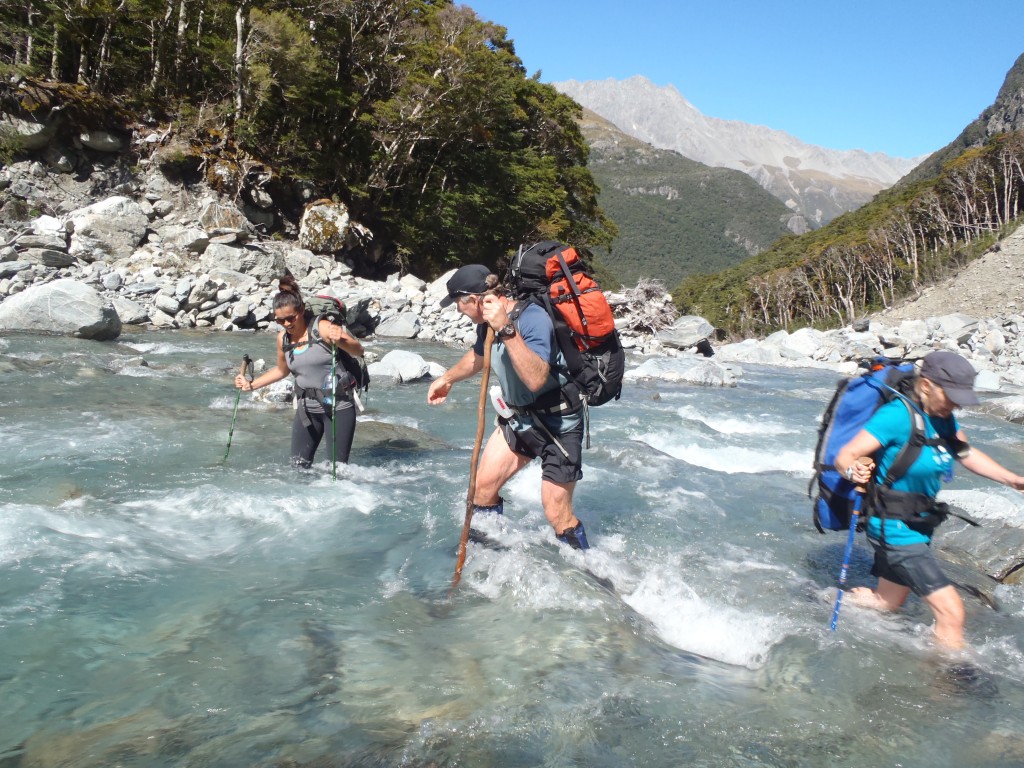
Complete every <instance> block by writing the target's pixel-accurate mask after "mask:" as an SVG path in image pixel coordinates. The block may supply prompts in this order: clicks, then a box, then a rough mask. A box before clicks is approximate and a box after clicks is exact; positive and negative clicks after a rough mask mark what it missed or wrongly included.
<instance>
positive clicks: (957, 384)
mask: <svg viewBox="0 0 1024 768" xmlns="http://www.w3.org/2000/svg"><path fill="white" fill-rule="evenodd" d="M921 375H922V376H923V377H924V378H926V379H928V381H933V382H935V383H936V384H938V385H939V386H940V387H942V391H943V392H945V393H946V397H948V398H949V399H950V400H952V401H953V402H954V403H955V404H956V405H958V406H964V405H977V404H978V403H980V402H981V401H980V400H978V396H977V395H976V394H975V392H974V377H975V376H977V375H978V374H977V372H976V371H975V370H974V368H973V367H972V366H971V364H970V363H969V362H967V361H966V360H964V358H962V357H960V355H958V354H957V353H956V352H945V351H940V352H931V353H929V354H928V355H926V356H925V358H924V360H922V361H921Z"/></svg>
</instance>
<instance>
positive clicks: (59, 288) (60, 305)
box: [0, 279, 121, 341]
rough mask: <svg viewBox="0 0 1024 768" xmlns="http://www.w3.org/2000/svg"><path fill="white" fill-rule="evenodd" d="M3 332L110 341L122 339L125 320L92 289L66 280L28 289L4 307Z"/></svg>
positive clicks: (0, 317) (0, 314)
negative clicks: (58, 335)
mask: <svg viewBox="0 0 1024 768" xmlns="http://www.w3.org/2000/svg"><path fill="white" fill-rule="evenodd" d="M0 329H2V330H8V331H29V332H32V333H54V334H62V335H67V336H78V337H80V338H83V339H97V340H100V341H106V340H108V339H116V338H117V337H118V336H119V335H120V333H121V318H120V317H118V314H117V311H116V310H115V309H114V307H113V306H112V305H111V304H110V303H109V302H108V301H106V300H105V299H104V298H103V297H102V296H100V294H99V293H97V292H96V290H95V289H93V288H92V287H91V286H88V285H86V284H85V283H80V282H78V281H77V280H70V279H63V280H54V281H53V282H52V283H46V284H44V285H35V286H32V287H30V288H26V289H25V290H24V291H22V292H21V293H19V294H16V295H14V296H11V297H10V298H8V299H7V300H6V301H4V302H3V303H2V304H0Z"/></svg>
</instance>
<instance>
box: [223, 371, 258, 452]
mask: <svg viewBox="0 0 1024 768" xmlns="http://www.w3.org/2000/svg"><path fill="white" fill-rule="evenodd" d="M252 373H253V371H252V360H250V359H249V356H248V355H242V370H241V371H239V375H241V376H243V377H244V378H245V380H246V381H248V382H250V383H252V379H253V376H252ZM241 397H242V388H241V387H238V388H237V391H236V392H235V407H234V409H233V410H232V411H231V429H229V430H228V447H227V448H225V449H224V459H223V461H227V460H228V453H229V452H230V451H231V436H232V435H233V434H235V417H237V416H238V401H239V399H240V398H241Z"/></svg>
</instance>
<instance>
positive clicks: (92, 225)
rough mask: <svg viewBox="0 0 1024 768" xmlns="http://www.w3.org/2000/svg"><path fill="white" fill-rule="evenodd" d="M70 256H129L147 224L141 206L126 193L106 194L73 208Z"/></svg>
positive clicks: (106, 258) (107, 258) (109, 258)
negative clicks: (90, 202)
mask: <svg viewBox="0 0 1024 768" xmlns="http://www.w3.org/2000/svg"><path fill="white" fill-rule="evenodd" d="M68 220H69V222H70V224H71V226H72V227H73V231H72V234H71V247H70V248H69V249H68V250H69V252H70V253H71V255H72V256H77V257H78V258H80V259H82V260H83V261H114V260H116V259H120V258H127V257H129V256H131V255H132V254H133V253H134V252H135V249H136V247H138V245H139V243H141V242H142V238H143V237H145V235H146V227H148V226H149V217H148V216H147V215H146V212H145V211H144V210H143V209H142V206H141V205H139V204H138V203H136V202H135V201H134V200H131V199H129V198H127V197H120V196H116V197H108V198H107V199H106V200H101V201H100V202H98V203H93V204H92V205H89V206H86V207H85V208H79V209H78V210H77V211H72V212H71V214H70V215H69V216H68Z"/></svg>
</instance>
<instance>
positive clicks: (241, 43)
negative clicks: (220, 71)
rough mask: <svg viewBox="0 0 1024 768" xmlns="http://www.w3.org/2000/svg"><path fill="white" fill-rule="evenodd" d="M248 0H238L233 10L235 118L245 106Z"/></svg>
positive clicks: (237, 117)
mask: <svg viewBox="0 0 1024 768" xmlns="http://www.w3.org/2000/svg"><path fill="white" fill-rule="evenodd" d="M249 4H250V0H240V2H239V3H238V8H237V9H236V10H235V61H234V80H235V82H234V86H235V120H236V121H237V120H238V119H239V118H241V116H242V108H243V107H244V106H245V38H246V22H247V21H248V14H249Z"/></svg>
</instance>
